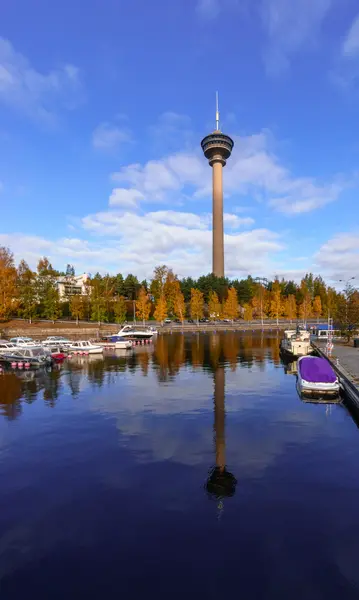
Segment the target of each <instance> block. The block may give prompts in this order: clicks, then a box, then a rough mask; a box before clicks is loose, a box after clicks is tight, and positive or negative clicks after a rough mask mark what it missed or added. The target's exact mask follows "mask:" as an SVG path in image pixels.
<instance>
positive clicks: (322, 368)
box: [299, 356, 337, 383]
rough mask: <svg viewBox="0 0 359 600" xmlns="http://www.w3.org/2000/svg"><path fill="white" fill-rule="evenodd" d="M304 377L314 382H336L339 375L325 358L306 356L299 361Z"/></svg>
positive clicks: (301, 373)
mask: <svg viewBox="0 0 359 600" xmlns="http://www.w3.org/2000/svg"><path fill="white" fill-rule="evenodd" d="M299 370H300V375H301V377H302V379H305V381H310V382H312V383H335V381H336V380H337V376H336V374H335V372H334V371H333V369H332V367H331V366H330V364H329V363H328V361H327V360H326V359H325V358H319V357H318V358H317V357H315V356H305V357H304V358H302V360H301V361H300V362H299Z"/></svg>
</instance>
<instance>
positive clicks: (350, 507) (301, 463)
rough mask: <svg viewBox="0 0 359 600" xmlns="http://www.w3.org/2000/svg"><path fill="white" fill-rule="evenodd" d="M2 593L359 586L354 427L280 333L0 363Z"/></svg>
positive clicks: (351, 590)
mask: <svg viewBox="0 0 359 600" xmlns="http://www.w3.org/2000/svg"><path fill="white" fill-rule="evenodd" d="M0 507H1V510H0V598H1V600H7V599H10V598H11V599H18V598H21V599H23V598H24V596H26V597H31V598H35V597H36V598H37V600H39V599H42V598H46V599H51V600H53V599H57V598H59V599H60V598H61V599H64V598H65V597H67V598H76V599H78V598H103V599H106V598H116V599H118V598H126V599H132V598H143V597H145V596H146V597H151V598H152V597H153V598H156V599H162V598H164V599H166V600H168V599H173V598H181V599H182V598H186V599H188V598H196V599H202V598H205V599H207V598H215V599H218V598H219V597H226V596H228V595H230V594H231V595H233V597H234V598H235V597H238V598H239V597H242V598H246V600H248V599H252V598H253V599H256V600H257V599H262V598H263V599H266V600H268V598H269V599H272V598H273V599H276V600H278V599H281V598H283V599H286V600H287V599H288V598H294V599H297V598H298V599H299V598H300V599H305V600H312V599H313V600H314V599H323V600H324V599H325V600H328V599H332V598H333V599H334V598H335V599H337V598H341V599H347V598H358V597H359V568H358V557H359V519H358V507H359V435H358V429H357V426H356V424H355V422H354V421H353V419H352V418H351V416H350V415H349V414H348V412H347V411H346V410H345V408H343V407H342V406H335V405H334V406H326V405H315V404H306V403H303V402H302V401H301V400H300V399H299V397H298V396H297V394H296V391H295V378H294V377H293V376H291V375H287V374H286V373H285V370H284V367H283V365H282V364H281V362H280V359H279V353H278V338H277V337H275V335H274V336H273V337H265V338H263V337H262V336H261V335H260V334H258V335H253V337H252V336H250V335H243V334H242V335H240V334H237V333H227V334H221V335H216V334H213V335H206V334H201V335H200V334H195V335H188V336H187V335H186V336H183V335H179V334H174V335H167V336H163V337H160V338H159V339H158V341H157V343H156V344H154V345H153V346H143V347H142V346H141V347H137V348H136V349H135V351H134V352H133V353H131V354H129V355H125V354H124V353H120V352H118V353H117V355H109V356H107V357H106V358H105V359H104V360H102V359H98V358H74V359H72V360H71V361H68V362H67V363H66V364H64V365H63V367H62V368H61V369H59V370H55V371H53V372H52V373H45V372H44V373H39V374H36V375H35V376H34V377H33V374H32V373H23V374H22V377H21V378H20V377H18V376H16V375H14V374H4V375H0Z"/></svg>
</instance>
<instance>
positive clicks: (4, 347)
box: [0, 340, 19, 354]
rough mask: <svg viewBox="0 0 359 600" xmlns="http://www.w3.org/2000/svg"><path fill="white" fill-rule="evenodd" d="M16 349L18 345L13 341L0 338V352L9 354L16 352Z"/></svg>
mask: <svg viewBox="0 0 359 600" xmlns="http://www.w3.org/2000/svg"><path fill="white" fill-rule="evenodd" d="M18 349H19V347H18V346H17V345H16V344H14V342H10V341H8V340H0V354H4V353H5V354H11V353H12V352H17V350H18Z"/></svg>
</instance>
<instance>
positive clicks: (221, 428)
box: [206, 366, 237, 509]
mask: <svg viewBox="0 0 359 600" xmlns="http://www.w3.org/2000/svg"><path fill="white" fill-rule="evenodd" d="M225 418H226V413H225V372H224V367H223V366H218V367H217V368H216V369H215V371H214V440H215V446H216V464H215V466H214V467H213V468H212V469H211V470H210V472H209V476H208V478H207V482H206V488H207V492H208V494H209V495H210V496H211V497H212V498H215V499H216V500H220V501H222V500H223V498H230V497H231V496H234V494H235V491H236V484H237V480H236V478H235V476H234V475H233V474H232V473H230V471H228V470H227V468H226V437H225ZM218 508H219V509H222V508H223V504H222V502H220V503H219V505H218Z"/></svg>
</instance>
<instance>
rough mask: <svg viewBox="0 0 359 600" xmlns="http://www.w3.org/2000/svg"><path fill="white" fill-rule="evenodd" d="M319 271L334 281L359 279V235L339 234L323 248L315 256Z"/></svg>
mask: <svg viewBox="0 0 359 600" xmlns="http://www.w3.org/2000/svg"><path fill="white" fill-rule="evenodd" d="M315 263H316V264H317V266H318V269H319V270H320V272H321V273H323V274H324V275H325V276H327V277H330V278H331V279H332V280H333V281H338V280H339V279H348V278H349V277H353V276H355V277H358V273H359V235H358V233H338V234H337V235H335V236H334V237H333V238H332V239H330V240H328V242H326V243H325V244H323V245H322V246H321V248H320V249H319V251H318V252H317V254H316V256H315ZM358 281H359V280H358Z"/></svg>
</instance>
